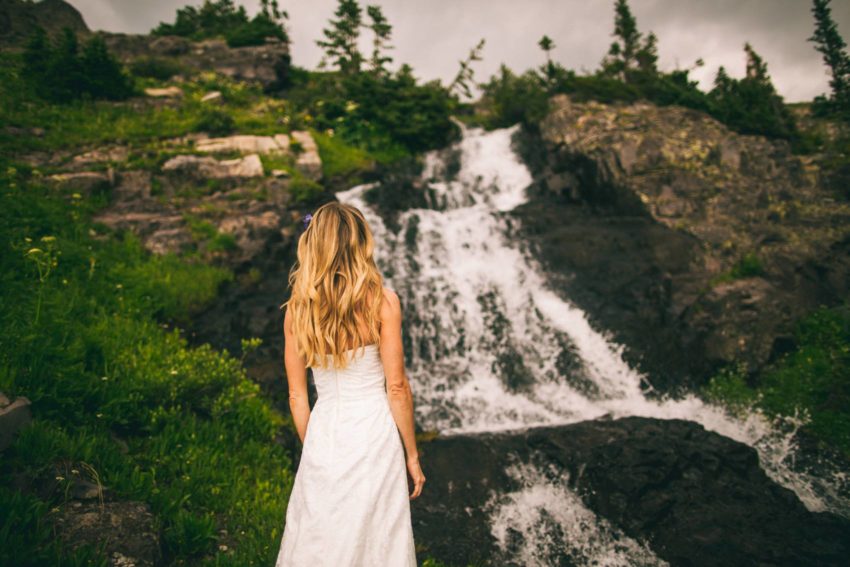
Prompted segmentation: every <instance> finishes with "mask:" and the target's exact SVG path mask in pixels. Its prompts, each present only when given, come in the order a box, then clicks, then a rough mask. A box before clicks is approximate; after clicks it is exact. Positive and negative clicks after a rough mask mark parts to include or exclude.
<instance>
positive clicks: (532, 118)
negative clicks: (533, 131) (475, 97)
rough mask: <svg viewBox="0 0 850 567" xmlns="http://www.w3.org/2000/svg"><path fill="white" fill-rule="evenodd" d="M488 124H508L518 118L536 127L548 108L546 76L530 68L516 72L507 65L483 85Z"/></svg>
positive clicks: (498, 126)
mask: <svg viewBox="0 0 850 567" xmlns="http://www.w3.org/2000/svg"><path fill="white" fill-rule="evenodd" d="M482 88H483V91H484V100H485V104H486V105H487V108H488V114H487V117H486V119H485V120H484V123H485V125H486V127H488V128H505V127H508V126H510V125H512V124H516V123H517V122H521V123H523V124H525V125H526V126H529V127H532V128H533V127H535V126H536V125H537V123H538V122H539V121H540V120H542V119H543V117H544V116H546V113H547V112H548V109H549V90H548V87H547V86H546V84H545V81H544V79H543V78H541V77H540V75H539V74H538V73H537V72H535V71H533V70H529V71H526V72H525V73H523V74H522V75H516V74H514V73H513V71H511V70H510V69H509V68H508V67H507V66H506V65H504V64H502V65H501V66H500V67H499V73H498V74H497V75H493V76H492V77H491V78H490V80H489V81H488V82H487V83H485V84H484V85H482Z"/></svg>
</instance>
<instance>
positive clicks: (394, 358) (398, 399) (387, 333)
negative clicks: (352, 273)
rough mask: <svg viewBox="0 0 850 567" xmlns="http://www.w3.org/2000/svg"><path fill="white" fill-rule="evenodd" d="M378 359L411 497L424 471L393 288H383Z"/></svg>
mask: <svg viewBox="0 0 850 567" xmlns="http://www.w3.org/2000/svg"><path fill="white" fill-rule="evenodd" d="M380 348H381V361H382V362H383V365H384V374H385V375H386V377H387V396H388V398H389V401H390V411H391V412H392V414H393V419H394V420H395V423H396V426H397V427H398V431H399V433H400V434H401V441H402V443H403V444H404V451H405V453H406V454H407V472H408V473H409V474H410V478H411V479H412V480H413V492H412V493H411V495H410V498H411V499H412V498H417V497H418V496H419V495H420V494H421V493H422V485H424V484H425V475H424V474H422V468H421V467H420V465H419V450H418V449H417V448H416V431H415V428H414V425H413V393H412V392H411V390H410V382H409V381H408V380H407V375H406V374H405V373H404V349H403V347H402V342H401V303H400V302H399V299H398V295H396V294H395V292H394V291H392V290H389V289H386V288H384V301H383V303H382V306H381V347H380Z"/></svg>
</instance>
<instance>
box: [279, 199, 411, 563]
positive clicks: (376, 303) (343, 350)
mask: <svg viewBox="0 0 850 567" xmlns="http://www.w3.org/2000/svg"><path fill="white" fill-rule="evenodd" d="M308 222H309V224H308V225H307V228H306V230H305V231H304V234H302V235H301V238H300V239H299V241H298V261H297V263H296V264H295V265H294V266H293V270H292V272H291V273H290V277H289V283H290V287H291V290H292V295H291V297H290V298H289V300H288V301H287V302H286V303H284V305H283V306H281V307H286V308H287V309H286V314H285V316H284V321H283V329H284V337H285V340H286V344H285V353H284V360H285V364H286V376H287V379H288V381H289V407H290V408H291V410H292V419H293V421H294V422H295V428H296V429H297V431H298V436H299V437H300V438H301V441H302V443H303V447H302V452H301V462H300V465H299V467H298V472H297V473H296V475H295V483H294V485H293V488H292V495H291V496H290V498H289V505H288V508H287V511H286V524H285V527H284V532H283V537H282V539H281V546H280V552H279V553H278V558H277V564H276V567H290V566H296V567H298V566H302V565H303V566H306V567H317V566H320V565H333V566H334V567H344V566H361V565H362V566H378V565H380V566H384V567H395V566H405V567H406V566H415V565H416V556H415V552H414V547H413V528H412V524H411V519H410V501H409V500H410V499H414V498H417V497H418V496H419V495H420V494H421V492H422V486H423V485H424V483H425V475H423V474H422V469H421V467H420V466H419V452H418V451H417V448H416V438H415V436H414V425H413V396H412V394H411V391H410V384H409V383H408V380H407V377H406V375H405V372H404V355H403V351H402V340H401V306H400V304H399V299H398V296H397V295H396V294H395V293H394V292H393V291H391V290H389V289H387V288H384V287H383V282H382V278H381V275H380V273H379V272H378V268H377V266H376V265H375V261H374V259H373V256H372V251H373V249H374V242H373V239H372V233H371V230H370V229H369V226H368V224H367V223H366V219H365V218H364V217H363V214H362V213H361V212H360V211H359V210H357V209H356V208H355V207H352V206H349V205H345V204H341V203H337V202H331V203H327V204H325V205H322V206H321V207H319V208H318V209H317V210H316V212H315V214H314V215H313V216H312V219H308ZM308 367H309V368H312V370H313V380H314V382H315V385H316V390H317V392H318V396H319V397H318V400H317V401H316V404H315V406H314V407H313V410H312V413H311V411H310V405H309V403H308V400H307V368H308ZM402 444H403V451H402ZM405 463H406V464H407V467H406V468H407V473H409V474H410V477H411V479H412V481H413V489H412V492H411V494H410V495H409V496H408V493H407V491H408V484H407V477H406V474H405Z"/></svg>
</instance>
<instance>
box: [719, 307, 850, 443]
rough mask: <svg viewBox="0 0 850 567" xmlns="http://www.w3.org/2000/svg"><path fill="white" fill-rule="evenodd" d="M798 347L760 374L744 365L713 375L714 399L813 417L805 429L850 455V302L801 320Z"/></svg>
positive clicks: (737, 405) (797, 333)
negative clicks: (750, 372)
mask: <svg viewBox="0 0 850 567" xmlns="http://www.w3.org/2000/svg"><path fill="white" fill-rule="evenodd" d="M794 338H795V340H796V343H797V347H796V349H795V350H793V351H792V352H789V353H787V354H785V355H784V356H783V357H782V358H780V359H779V360H777V361H776V362H775V363H774V364H772V365H771V366H770V367H768V368H766V369H764V370H763V371H762V372H761V373H759V374H758V375H755V376H748V375H747V372H746V369H745V368H744V367H742V366H740V365H737V366H736V367H734V368H732V369H725V370H723V371H721V372H720V373H719V374H718V375H717V376H715V377H714V378H712V380H711V381H710V382H709V384H708V386H707V387H706V388H705V390H704V394H705V395H706V397H708V398H709V399H712V400H714V401H719V402H722V403H724V404H727V405H730V406H731V407H735V408H741V407H743V408H746V407H748V406H749V405H751V404H754V405H756V406H757V407H760V408H761V409H763V410H764V411H766V412H767V413H768V414H770V415H774V416H792V415H795V414H796V413H797V412H798V411H802V412H805V413H807V414H808V415H809V418H810V421H809V423H808V424H807V425H806V426H805V429H806V430H807V431H809V432H810V433H812V434H813V435H815V436H816V437H817V438H819V439H821V440H822V441H825V442H827V443H829V444H830V445H832V446H833V447H836V448H838V449H840V450H841V451H843V452H844V453H845V454H847V455H848V456H850V382H848V380H847V376H850V305H846V304H845V305H844V306H842V307H837V308H833V309H829V308H826V307H821V308H820V309H818V310H816V311H815V312H813V313H812V314H810V315H809V316H807V317H805V318H804V319H802V320H801V321H800V322H799V323H798V324H797V328H796V330H795V333H794Z"/></svg>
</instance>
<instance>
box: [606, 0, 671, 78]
mask: <svg viewBox="0 0 850 567" xmlns="http://www.w3.org/2000/svg"><path fill="white" fill-rule="evenodd" d="M613 35H614V36H615V37H616V38H617V40H616V41H614V42H613V43H612V44H611V47H609V48H608V54H607V55H606V56H605V57H604V58H603V60H602V68H601V69H600V73H601V74H602V75H605V76H610V77H615V78H618V79H620V80H621V81H624V82H630V81H631V79H632V78H633V74H634V73H633V72H634V71H635V70H639V71H642V72H644V73H648V74H650V75H655V74H657V71H658V69H657V63H658V46H657V43H658V38H657V37H656V36H655V34H654V33H652V32H650V33H649V35H648V36H647V37H646V39H644V38H643V34H642V33H641V32H640V31H639V30H638V27H637V19H636V18H635V17H634V15H632V11H631V8H629V4H628V1H627V0H617V3H616V4H615V6H614V34H613Z"/></svg>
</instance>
